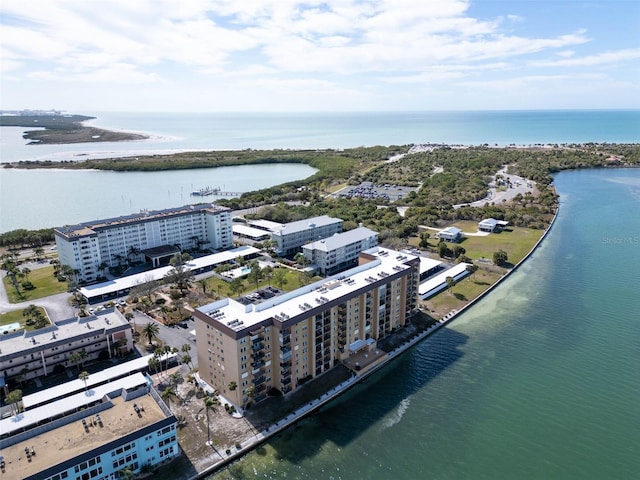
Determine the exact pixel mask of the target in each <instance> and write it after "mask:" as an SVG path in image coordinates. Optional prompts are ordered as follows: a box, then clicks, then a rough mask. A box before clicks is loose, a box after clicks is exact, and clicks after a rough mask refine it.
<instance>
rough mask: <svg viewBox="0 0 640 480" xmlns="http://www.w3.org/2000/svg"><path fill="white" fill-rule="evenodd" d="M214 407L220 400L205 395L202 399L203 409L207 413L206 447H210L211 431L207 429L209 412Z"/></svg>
mask: <svg viewBox="0 0 640 480" xmlns="http://www.w3.org/2000/svg"><path fill="white" fill-rule="evenodd" d="M216 405H220V400H218V397H217V395H216V396H209V395H207V396H206V398H205V399H204V408H205V410H206V411H207V445H211V430H210V428H209V410H212V409H213V408H214V407H215V406H216Z"/></svg>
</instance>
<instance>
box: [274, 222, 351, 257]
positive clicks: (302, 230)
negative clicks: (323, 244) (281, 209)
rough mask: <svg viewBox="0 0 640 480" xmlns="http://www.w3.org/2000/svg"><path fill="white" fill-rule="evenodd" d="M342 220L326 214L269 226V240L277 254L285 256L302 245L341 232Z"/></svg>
mask: <svg viewBox="0 0 640 480" xmlns="http://www.w3.org/2000/svg"><path fill="white" fill-rule="evenodd" d="M342 223H343V221H342V220H341V219H339V218H332V217H329V216H327V215H321V216H319V217H313V218H309V219H305V220H299V221H297V222H290V223H286V224H282V225H278V226H272V227H271V240H272V241H274V242H275V244H276V246H275V250H276V252H277V253H278V255H281V256H287V255H291V254H294V253H297V252H300V250H301V248H302V246H303V245H305V244H306V243H310V242H314V241H316V240H320V239H323V238H327V237H330V236H331V235H333V234H334V233H341V232H342Z"/></svg>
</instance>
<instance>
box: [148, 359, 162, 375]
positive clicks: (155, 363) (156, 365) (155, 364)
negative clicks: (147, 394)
mask: <svg viewBox="0 0 640 480" xmlns="http://www.w3.org/2000/svg"><path fill="white" fill-rule="evenodd" d="M151 369H153V370H155V372H156V378H157V379H158V380H159V379H160V375H159V374H158V371H159V370H160V360H158V358H157V357H156V356H153V357H151V358H150V359H149V370H151Z"/></svg>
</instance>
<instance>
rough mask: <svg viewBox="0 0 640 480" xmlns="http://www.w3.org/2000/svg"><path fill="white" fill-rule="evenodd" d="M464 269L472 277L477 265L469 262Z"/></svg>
mask: <svg viewBox="0 0 640 480" xmlns="http://www.w3.org/2000/svg"><path fill="white" fill-rule="evenodd" d="M465 270H466V271H467V272H469V276H470V277H472V278H473V274H474V273H476V272H477V271H478V266H477V265H475V264H473V263H472V264H470V265H467V266H466V267H465Z"/></svg>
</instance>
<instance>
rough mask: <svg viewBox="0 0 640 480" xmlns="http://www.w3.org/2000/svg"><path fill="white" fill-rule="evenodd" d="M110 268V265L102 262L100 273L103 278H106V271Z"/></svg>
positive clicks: (99, 267)
mask: <svg viewBox="0 0 640 480" xmlns="http://www.w3.org/2000/svg"><path fill="white" fill-rule="evenodd" d="M107 268H109V264H108V263H107V262H102V263H100V265H98V272H99V273H100V276H101V277H104V271H105V270H106V269H107Z"/></svg>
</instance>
